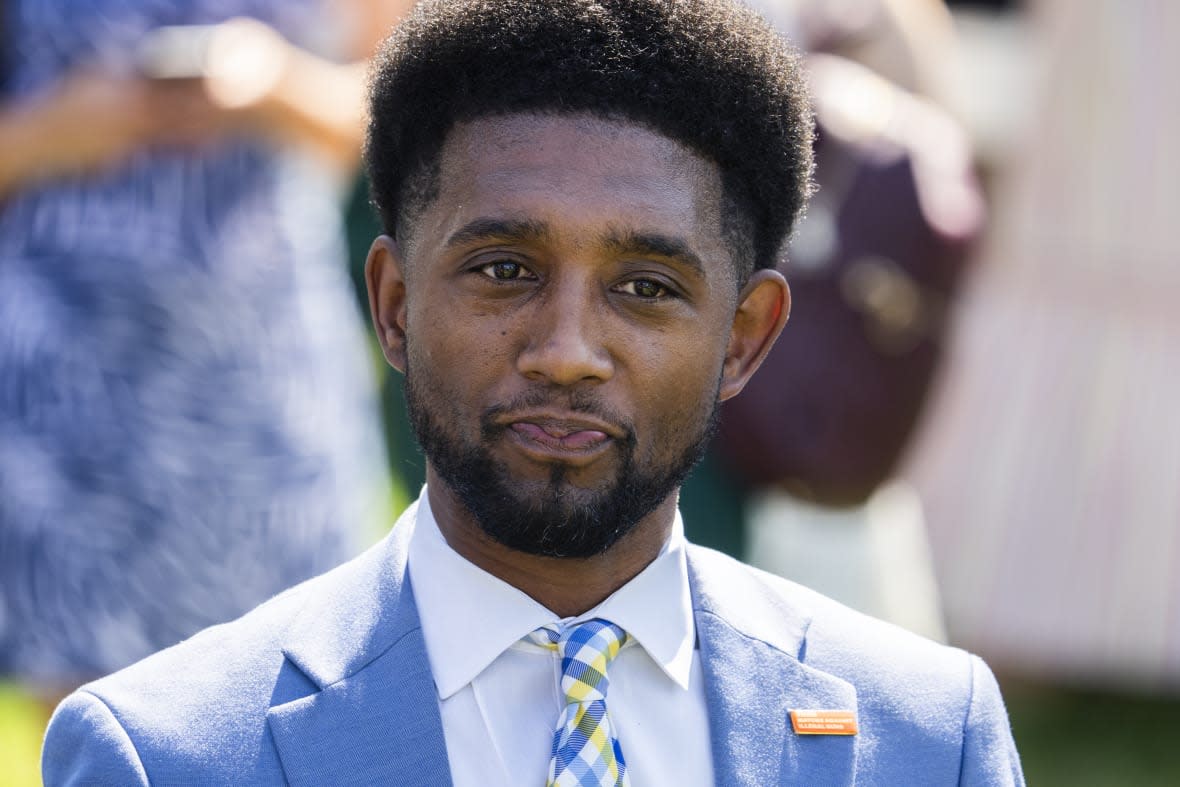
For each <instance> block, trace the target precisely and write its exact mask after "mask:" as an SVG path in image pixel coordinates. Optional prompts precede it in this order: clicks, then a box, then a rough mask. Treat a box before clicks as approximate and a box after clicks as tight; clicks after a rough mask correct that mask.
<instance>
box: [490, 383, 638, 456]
mask: <svg viewBox="0 0 1180 787" xmlns="http://www.w3.org/2000/svg"><path fill="white" fill-rule="evenodd" d="M522 410H524V411H527V410H556V411H559V412H561V411H564V412H569V413H580V414H582V415H588V416H591V417H593V418H597V419H598V420H600V421H605V422H606V423H608V424H611V425H612V426H614V427H616V428H617V429H618V430H619V432H621V433H622V434H623V435H624V437H623V442H625V443H631V444H634V442H635V426H634V424H633V423H632V422H631V421H630V419H628V418H626V417H625V416H623V414H622V413H620V412H619V411H618V410H615V409H614V408H613V407H611V406H610V405H608V404H606V403H604V402H603V401H601V400H600V399H599V398H598V397H597V396H595V395H594V393H593V392H591V391H586V390H575V391H552V390H547V389H544V388H533V389H530V390H528V391H525V392H524V393H522V394H520V395H519V396H515V397H513V398H512V399H510V400H508V401H506V402H500V403H498V404H494V405H492V406H491V407H489V408H488V409H486V410H484V412H483V415H482V417H481V418H480V426H481V428H482V431H483V434H484V436H485V437H491V436H494V435H496V434H497V433H499V432H500V431H503V430H504V429H507V428H508V427H507V426H504V425H502V424H500V423H498V422H497V421H498V418H499V417H500V416H501V415H503V414H504V413H515V412H520V411H522Z"/></svg>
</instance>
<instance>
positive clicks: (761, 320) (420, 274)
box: [366, 114, 790, 617]
mask: <svg viewBox="0 0 1180 787" xmlns="http://www.w3.org/2000/svg"><path fill="white" fill-rule="evenodd" d="M440 164H441V166H440V180H439V184H438V185H439V189H438V196H437V198H436V199H435V200H434V201H433V202H432V203H431V204H430V205H428V206H427V207H426V208H425V209H424V210H423V211H422V213H421V214H420V215H419V216H418V217H417V219H416V221H415V222H414V225H413V227H412V228H411V231H410V233H409V237H408V238H403V239H402V242H401V243H400V244H399V243H398V242H396V241H394V240H393V239H392V238H389V237H387V236H382V237H380V238H378V239H377V240H376V241H375V242H374V243H373V246H372V249H371V250H370V252H369V258H368V264H367V268H366V278H367V281H368V286H369V301H370V307H371V309H372V313H373V322H374V325H376V326H377V332H378V338H379V340H380V342H381V346H382V349H383V351H384V353H385V357H386V359H387V360H388V361H389V363H390V364H391V365H393V366H394V367H395V368H397V369H399V370H401V371H403V372H404V371H405V370H406V368H407V364H408V365H409V367H410V369H411V370H412V371H411V374H412V375H413V377H414V378H415V379H416V381H417V382H418V384H420V385H423V388H422V390H427V391H430V392H431V393H432V396H431V397H430V401H431V405H430V406H431V408H432V412H433V414H434V415H435V416H436V420H437V421H438V422H439V423H442V424H446V428H447V429H448V430H450V432H451V433H452V435H453V437H455V438H456V439H459V440H464V441H467V442H469V443H479V444H480V445H482V446H483V447H484V448H486V449H487V450H488V451H489V452H490V456H491V458H492V460H493V461H494V462H496V464H497V466H502V467H504V468H505V469H506V471H507V472H508V474H509V477H510V478H511V480H512V490H511V492H512V494H513V495H514V499H516V500H519V501H520V504H521V505H527V504H528V502H529V501H530V500H532V499H535V498H536V497H537V496H539V495H541V494H542V493H543V492H544V490H545V489H546V488H548V485H549V484H550V483H551V482H552V471H553V469H554V467H555V466H560V467H561V468H562V469H563V470H564V473H563V474H562V477H561V483H562V484H563V486H562V489H561V491H562V499H563V500H568V501H570V504H571V505H591V504H593V501H594V500H595V497H596V495H598V494H600V493H601V491H602V490H603V489H604V488H607V487H609V486H611V485H612V484H615V483H616V482H617V481H618V479H619V476H620V473H621V470H622V460H621V457H622V448H621V445H622V441H623V440H624V439H625V437H626V436H627V435H628V434H630V435H632V436H633V438H634V446H635V448H634V461H635V462H636V463H637V464H640V466H642V467H647V466H653V467H655V466H662V465H664V464H667V463H669V462H670V461H672V458H673V457H674V456H678V455H679V453H683V451H684V450H685V448H686V446H687V445H689V441H690V440H691V438H692V437H693V436H694V435H697V434H699V433H700V432H701V430H703V428H704V425H705V423H706V421H707V418H708V415H709V413H710V411H711V409H712V407H713V405H714V403H715V401H716V400H717V399H720V400H725V399H728V398H730V397H732V396H734V395H736V394H737V393H738V392H739V391H741V389H742V387H743V386H744V385H745V383H746V381H747V380H748V379H749V378H750V376H751V375H752V374H753V373H754V371H755V370H756V369H757V368H758V366H759V364H761V362H762V359H763V358H764V357H765V355H766V353H767V351H769V349H770V347H771V345H772V344H773V342H774V340H775V338H776V337H777V336H778V334H779V332H780V331H781V330H782V327H783V325H784V324H785V323H786V320H787V314H788V311H789V307H790V293H789V290H788V288H787V284H786V282H785V280H784V279H783V277H782V276H781V275H780V274H779V273H777V272H775V271H767V270H763V271H756V272H755V273H754V274H753V275H752V276H750V277H749V278H748V279H747V280H746V281H745V282H744V283H743V284H742V285H741V286H740V287H739V285H738V274H737V271H736V265H735V262H734V260H733V258H732V255H731V252H730V247H729V244H728V243H727V242H726V240H725V237H724V234H723V232H722V224H721V195H722V192H721V175H720V171H719V169H718V168H717V166H716V165H714V164H713V163H711V162H709V161H707V160H705V159H704V158H702V157H700V156H698V155H697V154H695V153H693V152H692V151H690V150H689V149H687V148H686V147H684V146H682V145H680V144H679V143H677V142H674V141H672V140H670V139H668V138H666V137H663V136H661V135H659V134H657V133H654V132H652V131H649V130H647V129H645V128H643V127H640V126H637V125H633V124H628V123H623V122H616V121H605V120H601V119H597V118H592V117H588V116H583V115H569V116H538V115H531V114H517V115H509V116H506V117H502V118H489V119H482V120H477V121H474V122H471V123H468V124H464V125H460V126H457V127H456V128H454V129H453V130H452V131H451V133H450V134H449V136H448V138H447V142H446V144H445V145H444V148H443V151H442V155H441V159H440ZM579 398H580V399H581V400H583V401H585V400H591V401H593V402H594V403H595V407H596V409H595V410H594V412H593V414H589V415H588V414H586V412H585V411H583V410H578V409H575V408H574V407H573V406H572V405H571V402H573V401H575V400H577V399H579ZM521 402H525V404H520V403H521ZM510 403H515V404H510ZM497 407H499V408H507V409H503V410H496V411H495V412H497V413H498V415H496V418H497V419H498V420H497V423H499V424H502V425H504V426H505V427H506V428H505V429H504V430H503V431H502V432H501V433H500V436H498V437H497V438H495V439H494V440H492V441H491V442H490V443H488V442H487V441H485V439H484V437H483V435H482V434H481V432H480V418H481V416H482V415H483V414H485V413H487V412H489V411H493V410H494V408H497ZM598 413H608V414H609V415H598ZM481 441H482V442H481ZM678 452H679V453H678ZM428 460H429V457H428ZM427 483H428V488H429V494H430V505H431V509H432V511H433V512H434V515H435V518H436V519H437V521H438V525H439V529H440V530H441V531H442V534H443V536H444V537H445V538H446V539H447V542H448V543H449V544H450V545H451V547H452V548H453V549H455V551H456V552H458V553H459V554H460V555H462V556H463V557H464V558H466V559H467V560H469V561H471V562H472V563H474V564H475V565H477V566H479V567H480V568H482V569H484V570H485V571H488V572H489V573H491V574H493V575H495V576H497V577H499V578H500V579H502V580H504V581H505V582H508V583H509V584H511V585H513V586H515V587H517V588H519V589H520V590H521V591H523V592H524V593H526V594H528V595H529V596H530V597H532V598H533V599H535V600H536V601H537V602H539V603H540V604H542V605H544V606H545V607H546V608H547V609H549V610H551V611H552V612H554V613H556V614H557V615H558V616H561V617H570V616H576V615H580V614H582V613H584V612H586V611H587V610H589V609H591V608H593V607H594V606H595V605H597V604H598V603H600V602H601V601H603V600H604V599H605V598H607V597H608V596H609V595H610V594H611V593H613V592H614V591H615V590H617V589H618V588H619V587H621V586H622V585H624V584H625V583H626V582H628V581H629V580H630V579H631V578H633V577H634V576H635V575H636V574H638V573H639V572H640V571H642V570H643V568H644V567H645V566H647V565H648V564H649V563H650V562H651V561H652V560H653V559H654V558H655V557H656V555H657V554H658V553H659V551H660V549H661V548H662V546H663V545H664V543H665V542H666V541H667V539H668V536H669V534H670V532H671V528H672V524H673V521H674V518H675V513H676V503H677V493H676V492H675V491H673V492H671V493H670V494H668V495H667V496H666V497H665V498H664V499H663V500H662V501H660V502H659V504H658V505H657V506H656V507H655V509H654V510H653V511H651V513H649V514H648V515H647V516H645V517H643V518H642V519H641V520H640V521H639V523H638V524H637V525H636V526H635V528H634V529H633V530H632V531H631V532H630V533H628V534H627V535H625V536H623V537H622V538H621V539H620V540H618V541H617V542H615V543H614V544H613V545H612V546H611V547H610V548H609V549H608V550H607V551H606V552H604V553H602V554H599V555H596V556H594V557H589V558H577V559H575V558H555V557H545V556H539V555H534V554H529V553H527V552H523V551H518V550H514V549H511V548H508V547H506V546H504V545H503V544H500V543H499V542H497V541H495V540H493V539H492V538H490V537H489V536H488V535H487V534H485V533H484V531H483V530H482V529H481V527H480V526H479V524H478V521H477V520H476V518H475V517H474V516H473V514H472V513H471V511H469V510H468V509H467V507H466V506H465V505H464V504H463V502H462V501H461V500H460V498H459V497H458V495H456V494H455V492H454V491H453V490H452V489H451V488H450V487H449V486H448V485H447V483H446V481H445V480H444V479H443V478H441V477H440V476H439V474H438V473H437V472H436V470H435V468H434V466H433V464H432V463H429V461H428V466H427Z"/></svg>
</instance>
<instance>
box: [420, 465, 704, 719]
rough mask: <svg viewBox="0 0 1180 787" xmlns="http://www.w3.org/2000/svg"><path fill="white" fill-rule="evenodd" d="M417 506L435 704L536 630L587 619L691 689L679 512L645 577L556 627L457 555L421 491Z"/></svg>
mask: <svg viewBox="0 0 1180 787" xmlns="http://www.w3.org/2000/svg"><path fill="white" fill-rule="evenodd" d="M417 506H418V509H417V512H416V516H415V525H414V532H413V534H412V535H411V537H410V550H409V559H408V565H409V572H410V581H411V583H412V586H413V588H414V600H415V602H416V603H417V605H418V617H419V619H420V620H421V621H422V635H423V638H424V639H425V641H426V652H427V655H428V658H429V659H430V668H431V671H432V672H433V674H434V680H435V684H436V685H437V687H438V694H439V697H440V698H442V699H447V698H448V697H450V696H451V695H453V694H454V693H455V692H457V691H459V689H461V688H463V687H464V686H466V685H467V684H468V683H470V682H471V681H472V680H474V679H475V678H476V677H477V676H478V675H479V674H480V673H481V672H483V671H484V670H485V669H486V668H487V667H488V666H489V665H490V664H491V663H492V662H493V661H495V660H496V659H497V658H498V657H499V656H500V654H501V653H503V652H504V651H505V650H507V649H508V648H509V647H511V646H512V645H513V644H515V643H516V642H517V641H518V640H520V639H521V638H522V637H525V636H526V635H528V634H529V633H530V632H532V631H534V630H535V629H537V628H540V627H541V626H543V625H545V624H547V623H560V624H562V625H565V624H569V623H573V622H576V621H581V620H589V619H591V618H604V619H606V620H609V621H611V622H612V623H615V624H616V625H618V626H620V627H621V628H623V630H624V631H626V632H627V633H628V634H630V635H631V637H632V638H633V639H634V640H635V641H636V642H637V643H638V644H639V645H641V646H642V648H643V650H644V651H645V652H646V653H647V655H648V656H649V657H650V658H651V659H652V660H653V661H654V662H655V663H656V664H658V665H659V666H660V668H661V669H662V670H663V671H664V673H665V674H666V675H667V676H668V677H669V678H670V679H671V680H672V681H673V682H675V683H676V684H677V685H678V686H680V687H681V688H682V689H687V688H688V680H689V672H690V669H691V667H692V654H693V647H694V644H695V641H696V632H695V627H694V623H693V616H692V598H691V594H690V592H689V587H688V564H687V561H686V551H685V545H686V543H687V542H686V540H685V537H684V525H683V523H682V522H681V519H680V513H679V512H677V514H676V520H675V522H674V524H673V526H672V534H671V536H670V537H669V539H668V542H667V543H666V544H665V545H664V548H663V550H662V551H661V552H660V554H659V555H658V556H657V557H656V559H655V560H653V561H652V562H651V563H650V564H649V565H648V566H647V567H646V568H644V569H643V571H641V572H640V573H639V574H638V575H636V576H635V578H634V579H632V580H631V581H630V582H628V583H627V584H626V585H624V586H623V587H621V588H619V589H618V590H617V591H615V592H614V593H613V594H611V595H610V596H609V597H608V598H607V599H606V600H605V601H603V602H602V603H601V604H599V605H598V606H597V607H595V608H594V609H592V610H590V611H589V612H587V613H586V614H585V615H579V616H578V617H577V618H567V619H565V620H559V619H558V618H557V616H556V615H555V614H554V613H552V612H550V611H549V610H548V609H546V608H545V607H543V606H542V605H540V604H538V603H537V602H536V601H534V600H533V599H532V598H530V597H529V596H527V595H525V594H524V593H523V592H521V591H520V590H517V589H516V588H515V587H513V586H512V585H509V584H508V583H507V582H504V581H503V580H501V579H499V578H498V577H495V576H493V575H492V574H489V573H488V572H486V571H484V570H483V569H481V568H479V567H478V566H476V565H475V564H473V563H471V562H469V561H467V560H466V559H465V558H463V557H462V556H460V555H459V553H457V552H455V550H453V549H452V548H451V546H450V545H449V544H448V543H447V542H446V539H445V538H443V535H442V533H441V532H440V531H439V529H438V523H437V522H436V521H435V519H434V514H433V512H432V511H431V510H430V502H429V500H428V498H427V494H426V490H425V489H423V491H422V494H421V495H420V496H419V497H418V503H417ZM473 599H478V602H477V603H473Z"/></svg>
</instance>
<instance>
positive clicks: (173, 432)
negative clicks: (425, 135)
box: [0, 0, 408, 696]
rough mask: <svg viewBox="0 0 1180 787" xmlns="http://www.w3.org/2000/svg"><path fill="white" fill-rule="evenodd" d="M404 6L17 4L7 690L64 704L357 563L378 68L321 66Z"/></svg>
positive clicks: (10, 97)
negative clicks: (356, 241)
mask: <svg viewBox="0 0 1180 787" xmlns="http://www.w3.org/2000/svg"><path fill="white" fill-rule="evenodd" d="M405 5H408V4H407V3H400V4H398V3H394V4H385V5H384V6H381V4H360V3H357V4H355V7H356V9H361V8H362V7H366V8H365V10H366V12H367V13H376V11H377V10H378V9H381V10H383V14H384V22H383V24H382V25H381V26H380V27H379V29H377V30H373V29H371V28H368V27H363V28H360V29H359V30H358V28H357V27H356V26H353V28H351V29H344V28H342V27H340V24H339V23H340V20H341V19H342V18H343V17H341V16H340V15H339V14H338V12H339V11H340V9H330V8H327V7H324V6H321V5H319V4H318V3H314V2H290V0H284V1H283V2H278V1H277V0H274V1H268V0H243V1H242V2H229V3H227V2H213V1H212V0H198V1H197V2H184V3H182V2H124V0H118V1H117V2H116V1H114V0H102V1H100V2H91V3H85V4H79V3H72V2H66V0H27V1H24V0H15V1H14V2H7V3H5V4H4V9H3V10H4V12H5V13H4V17H5V23H6V24H5V26H4V28H3V29H4V36H5V37H4V40H3V42H2V47H3V51H4V54H5V57H4V61H5V62H6V63H7V75H6V79H5V82H4V86H3V93H2V96H3V97H2V103H0V675H5V676H9V677H11V678H16V679H18V680H21V681H23V682H25V683H26V684H27V685H29V686H31V687H33V688H35V689H36V690H38V691H40V692H43V693H45V694H47V695H50V696H52V695H53V694H56V693H58V692H62V691H65V690H68V689H69V688H71V687H72V686H74V685H76V684H77V683H79V682H81V681H83V680H85V679H88V678H92V677H94V676H97V675H101V674H104V673H107V672H109V671H111V670H113V669H117V668H119V667H121V666H124V665H126V664H128V663H130V662H132V661H135V660H136V659H138V658H141V657H142V656H144V655H146V654H147V653H150V652H152V651H154V650H157V649H159V648H161V647H163V646H166V645H170V644H172V643H174V642H177V641H179V640H181V639H183V638H184V637H187V636H189V635H190V634H192V633H193V632H195V631H197V630H198V629H200V628H202V627H204V626H207V625H209V624H211V623H215V622H218V621H222V620H226V619H229V618H232V617H235V616H237V615H239V614H241V613H242V612H244V611H245V610H247V609H249V608H250V607H251V606H253V605H255V604H257V603H258V602H259V601H261V600H263V599H265V598H267V597H269V596H271V595H273V594H274V593H276V592H278V591H280V590H282V589H284V588H286V587H287V586H289V585H291V584H294V583H296V582H298V581H300V580H302V579H305V578H307V577H309V576H311V575H313V574H316V573H319V572H320V571H323V570H325V569H326V568H328V567H330V566H332V565H334V564H336V563H338V562H340V561H341V560H343V559H345V558H347V557H349V556H351V555H352V554H354V553H355V550H356V549H357V548H358V546H359V544H360V539H361V533H362V528H363V526H364V524H365V521H366V518H367V517H371V516H373V515H374V514H375V513H376V511H377V510H378V509H379V505H380V504H379V495H380V494H381V491H380V490H381V484H382V479H381V475H380V472H381V465H382V462H381V454H380V449H379V445H378V443H377V441H376V440H375V428H374V423H373V420H372V418H371V414H372V412H373V403H372V401H371V399H372V392H371V379H370V373H369V369H368V360H367V358H366V355H365V351H364V344H363V341H362V339H361V334H360V332H359V330H358V324H357V320H356V315H355V309H354V308H353V306H352V304H351V303H350V302H349V300H348V292H347V280H346V278H345V276H344V271H343V264H342V263H343V261H342V248H341V242H340V238H339V229H338V226H337V225H338V214H339V209H338V206H337V205H336V204H335V198H336V195H335V191H334V187H333V178H334V177H338V176H331V175H329V174H328V173H329V170H332V169H335V170H336V171H337V172H341V173H343V172H345V171H348V170H351V169H352V168H353V167H355V162H356V161H357V160H358V156H359V142H360V139H361V136H362V134H363V109H362V107H363V69H364V66H363V65H362V64H352V63H340V64H338V63H336V62H334V61H331V60H329V59H326V57H324V56H322V55H321V54H315V53H316V52H321V53H322V52H326V51H327V50H328V49H329V48H330V46H331V45H332V41H331V40H330V38H331V37H332V36H335V37H337V38H344V37H348V38H350V42H349V43H350V44H351V45H352V47H353V51H354V55H353V56H354V57H355V56H363V55H365V54H367V50H366V49H365V44H364V43H363V42H362V36H361V35H360V33H364V34H366V35H368V36H369V37H370V38H372V37H373V36H378V35H381V34H382V33H383V32H384V31H386V30H388V29H389V27H390V26H391V25H392V23H393V22H394V20H395V19H396V16H397V14H398V13H399V12H400V10H402V8H401V6H405ZM235 14H236V15H249V16H250V17H252V18H250V19H247V18H236V19H232V20H229V19H228V17H230V16H231V15H235ZM365 24H366V25H372V24H373V22H372V20H369V21H367V22H366V23H365ZM161 26H172V27H167V28H163V29H161ZM193 26H197V27H193ZM200 26H204V27H200ZM149 44H151V45H152V47H149ZM186 47H187V49H186Z"/></svg>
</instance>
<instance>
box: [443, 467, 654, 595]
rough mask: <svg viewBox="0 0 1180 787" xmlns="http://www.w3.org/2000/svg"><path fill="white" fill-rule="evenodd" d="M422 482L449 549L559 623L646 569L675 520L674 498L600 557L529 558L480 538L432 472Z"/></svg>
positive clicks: (470, 519) (463, 510) (469, 518)
mask: <svg viewBox="0 0 1180 787" xmlns="http://www.w3.org/2000/svg"><path fill="white" fill-rule="evenodd" d="M426 479H427V490H428V492H429V496H430V509H431V512H432V513H433V514H434V518H435V521H436V522H437V523H438V529H439V531H440V532H441V533H442V535H443V538H445V539H446V540H447V543H448V544H449V545H450V547H451V548H452V549H454V550H455V551H456V552H458V553H459V554H460V555H461V556H463V558H465V559H466V560H468V561H470V562H471V563H474V564H475V565H477V566H479V567H480V568H482V569H483V570H484V571H487V572H488V573H489V574H492V575H493V576H495V577H499V578H500V579H502V580H504V581H505V582H507V583H508V584H510V585H512V586H513V587H515V588H517V589H518V590H520V591H521V592H522V593H525V594H526V595H528V596H529V597H530V598H532V599H533V600H534V601H536V602H537V603H538V604H541V605H542V606H543V607H545V608H546V609H548V610H549V611H551V612H553V613H554V614H555V615H557V616H558V617H562V618H568V617H575V616H577V615H581V614H583V613H584V612H586V611H588V610H591V609H593V608H594V607H595V606H597V605H598V604H601V603H602V602H603V601H604V600H605V599H606V598H607V597H608V596H610V595H611V594H612V593H614V592H615V591H616V590H618V589H619V588H621V587H622V586H623V585H625V584H627V583H628V582H630V581H631V579H633V578H634V577H635V575H636V574H638V573H639V572H640V571H642V570H643V569H644V568H646V567H647V565H648V564H649V563H651V562H652V561H653V560H655V558H656V556H657V555H659V553H660V550H661V549H663V547H664V544H665V543H667V540H668V537H669V535H670V534H671V532H672V524H673V522H674V521H675V518H676V501H677V494H676V493H675V492H673V493H672V494H670V495H668V497H667V498H666V499H665V500H664V501H663V502H662V503H660V505H659V506H658V507H657V508H656V509H655V510H654V511H652V512H651V513H650V514H648V515H647V516H646V517H644V518H643V519H642V520H640V521H639V523H638V524H637V525H636V526H635V527H634V528H633V529H632V530H631V532H629V533H627V535H625V536H623V537H622V538H620V539H619V540H618V541H616V542H615V543H614V544H613V545H611V547H610V548H609V549H608V550H607V551H606V552H603V553H602V554H601V555H595V556H594V557H588V558H564V557H545V556H543V555H531V554H529V553H527V552H520V551H518V550H515V549H511V548H509V547H506V546H504V545H503V544H501V543H499V542H498V541H496V540H494V539H492V538H491V537H490V536H488V535H487V534H486V533H484V531H483V529H482V528H480V526H479V523H478V522H477V521H476V519H475V517H474V516H473V515H472V514H471V512H470V511H469V510H468V509H467V507H466V506H464V505H463V503H462V501H461V500H459V498H458V496H457V495H455V494H454V492H452V491H451V489H450V487H448V486H447V485H446V483H445V482H444V481H443V480H442V479H441V478H439V477H438V475H437V474H435V473H434V471H433V469H432V468H428V469H427V474H426Z"/></svg>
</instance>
